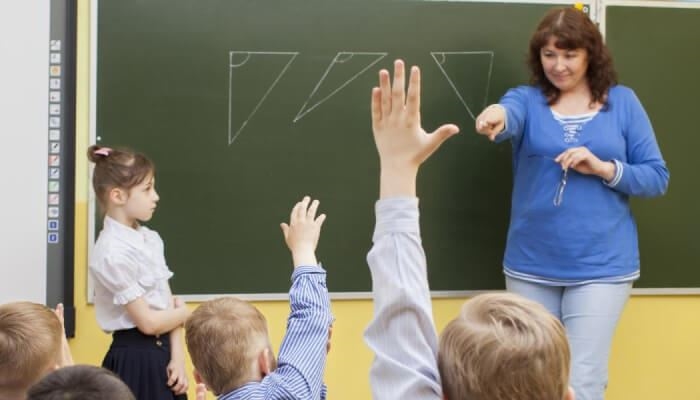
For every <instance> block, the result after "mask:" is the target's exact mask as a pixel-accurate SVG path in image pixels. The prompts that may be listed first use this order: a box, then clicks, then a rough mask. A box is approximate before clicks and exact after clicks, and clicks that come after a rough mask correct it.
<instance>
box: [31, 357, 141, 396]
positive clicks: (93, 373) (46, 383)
mask: <svg viewBox="0 0 700 400" xmlns="http://www.w3.org/2000/svg"><path fill="white" fill-rule="evenodd" d="M27 399H28V400H134V395H133V394H132V393H131V390H130V389H129V387H128V386H126V384H125V383H124V382H122V381H121V380H120V379H119V378H118V377H117V376H116V375H114V374H113V373H112V372H110V371H108V370H106V369H104V368H100V367H95V366H92V365H74V366H70V367H64V368H59V369H57V370H55V371H53V372H52V373H50V374H48V375H46V376H45V377H44V378H43V379H42V380H40V381H39V382H37V383H36V384H35V385H34V386H32V387H31V388H30V389H29V392H28V393H27Z"/></svg>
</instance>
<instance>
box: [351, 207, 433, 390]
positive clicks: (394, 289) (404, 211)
mask: <svg viewBox="0 0 700 400" xmlns="http://www.w3.org/2000/svg"><path fill="white" fill-rule="evenodd" d="M375 211H376V214H377V222H376V226H375V228H374V237H373V242H374V244H373V246H372V250H370V252H369V254H368V255H367V263H368V264H369V269H370V272H371V273H372V297H373V299H374V318H372V321H371V322H370V324H369V326H368V327H367V330H366V331H365V342H366V343H367V346H368V347H369V348H370V349H372V351H373V352H374V361H373V362H372V367H371V369H370V373H369V380H370V385H371V386H372V398H373V399H374V400H395V399H406V400H442V387H441V385H440V373H439V372H438V367H437V350H438V337H437V333H436V331H435V324H434V322H433V311H432V305H431V301H430V289H429V287H428V273H427V267H426V259H425V253H424V251H423V246H422V244H421V238H420V226H419V223H418V214H419V212H418V199H417V198H415V197H396V198H389V199H383V200H379V201H378V202H377V204H376V207H375Z"/></svg>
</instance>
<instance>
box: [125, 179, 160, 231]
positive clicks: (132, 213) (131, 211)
mask: <svg viewBox="0 0 700 400" xmlns="http://www.w3.org/2000/svg"><path fill="white" fill-rule="evenodd" d="M159 199H160V197H159V196H158V193H157V192H156V179H155V177H154V176H153V175H148V176H147V177H146V178H145V179H144V180H143V181H142V182H141V183H139V184H138V185H136V186H134V187H132V188H131V190H130V191H129V197H128V199H127V200H126V203H125V204H124V211H125V214H126V217H127V218H129V219H130V220H132V222H136V221H142V222H146V221H148V220H150V219H151V217H153V212H154V211H155V210H156V205H157V204H158V200H159Z"/></svg>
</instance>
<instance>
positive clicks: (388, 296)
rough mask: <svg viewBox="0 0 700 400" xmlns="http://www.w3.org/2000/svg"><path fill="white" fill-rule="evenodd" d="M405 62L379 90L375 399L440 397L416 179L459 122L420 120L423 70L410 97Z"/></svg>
mask: <svg viewBox="0 0 700 400" xmlns="http://www.w3.org/2000/svg"><path fill="white" fill-rule="evenodd" d="M404 80H405V77H404V65H403V62H402V61H400V60H397V61H396V62H395V64H394V83H393V85H392V84H390V83H389V72H388V71H386V70H382V71H380V72H379V87H378V88H374V89H373V90H372V130H373V132H374V141H375V143H376V145H377V151H378V152H379V159H380V167H381V173H380V191H379V192H380V196H379V197H380V200H379V201H378V202H377V204H376V218H377V221H376V226H375V230H374V237H373V243H374V244H373V246H372V250H371V251H370V252H369V254H368V255H367V262H368V263H369V267H370V271H371V273H372V293H373V298H374V318H373V319H372V321H371V322H370V325H369V326H368V327H367V330H366V331H365V341H366V342H367V345H368V346H369V347H370V348H371V349H372V351H373V352H374V353H375V358H374V361H373V363H372V368H371V370H370V384H371V386H372V395H373V398H374V399H375V400H384V399H404V398H406V399H409V398H410V399H414V400H440V399H441V398H442V390H441V387H440V376H439V372H438V367H437V359H436V358H437V350H438V348H437V343H438V340H437V334H436V332H435V327H434V323H433V315H432V306H431V302H430V289H429V287H428V277H427V270H426V260H425V254H424V252H423V247H422V245H421V238H420V226H419V220H418V217H419V212H418V199H417V198H416V176H417V174H418V169H419V167H420V165H421V164H422V163H423V162H424V161H425V160H427V159H428V158H429V157H430V155H431V154H432V153H433V152H435V151H436V150H437V149H438V148H439V147H440V145H441V144H442V143H443V142H444V141H445V140H446V139H448V138H449V137H450V136H452V135H454V134H455V133H457V132H458V128H457V127H456V126H455V125H443V126H441V127H440V128H438V129H437V130H436V131H435V132H434V133H431V134H428V133H426V132H425V130H423V128H422V127H421V121H420V71H419V70H418V68H417V67H413V68H412V69H411V77H410V84H409V86H408V95H406V92H405V89H404Z"/></svg>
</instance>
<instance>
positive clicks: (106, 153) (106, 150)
mask: <svg viewBox="0 0 700 400" xmlns="http://www.w3.org/2000/svg"><path fill="white" fill-rule="evenodd" d="M111 152H112V149H110V148H109V147H102V148H101V149H99V150H95V154H99V155H101V156H104V157H107V156H109V153H111Z"/></svg>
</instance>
